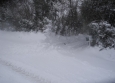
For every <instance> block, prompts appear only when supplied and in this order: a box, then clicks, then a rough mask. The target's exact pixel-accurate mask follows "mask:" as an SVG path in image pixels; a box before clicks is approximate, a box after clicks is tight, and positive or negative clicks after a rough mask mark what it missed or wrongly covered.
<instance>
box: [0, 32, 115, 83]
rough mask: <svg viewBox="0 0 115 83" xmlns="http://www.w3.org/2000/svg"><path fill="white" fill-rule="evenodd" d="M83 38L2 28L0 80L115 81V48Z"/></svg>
mask: <svg viewBox="0 0 115 83" xmlns="http://www.w3.org/2000/svg"><path fill="white" fill-rule="evenodd" d="M80 40H82V39H79V41H78V40H77V43H75V42H70V41H69V43H68V41H67V40H63V41H62V40H61V41H59V40H56V39H53V37H51V38H49V39H48V36H45V35H44V34H41V33H37V34H35V33H24V32H4V31H0V83H115V64H114V63H115V51H114V50H112V51H108V50H107V51H102V52H99V51H98V50H97V49H93V48H88V47H85V48H80V49H76V47H79V46H84V45H86V43H84V42H81V41H80ZM66 41H67V42H66ZM65 43H66V45H65ZM75 49H76V50H75ZM8 81H9V82H8Z"/></svg>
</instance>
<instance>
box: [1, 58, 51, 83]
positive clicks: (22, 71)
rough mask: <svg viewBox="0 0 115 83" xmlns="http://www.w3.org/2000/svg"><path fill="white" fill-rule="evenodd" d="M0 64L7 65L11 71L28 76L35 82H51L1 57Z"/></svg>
mask: <svg viewBox="0 0 115 83" xmlns="http://www.w3.org/2000/svg"><path fill="white" fill-rule="evenodd" d="M0 64H2V65H4V66H7V67H9V68H10V69H12V70H13V71H15V72H17V73H19V74H21V75H23V76H26V77H28V78H29V79H31V80H33V81H35V82H36V83H52V82H51V81H49V80H46V79H44V78H42V77H40V76H38V75H35V74H34V73H31V72H28V71H27V70H25V69H23V68H22V67H19V66H16V65H13V64H12V63H10V62H8V61H5V60H2V59H1V58H0Z"/></svg>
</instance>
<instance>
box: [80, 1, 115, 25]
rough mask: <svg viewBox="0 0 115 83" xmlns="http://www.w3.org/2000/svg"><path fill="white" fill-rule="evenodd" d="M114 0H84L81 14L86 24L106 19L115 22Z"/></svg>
mask: <svg viewBox="0 0 115 83" xmlns="http://www.w3.org/2000/svg"><path fill="white" fill-rule="evenodd" d="M114 9H115V1H114V0H84V1H83V3H82V6H81V15H82V17H83V19H84V22H85V23H86V24H88V23H90V22H92V21H95V20H105V21H108V22H109V23H111V24H112V25H114V23H115V20H113V19H115V12H114V11H113V10H114Z"/></svg>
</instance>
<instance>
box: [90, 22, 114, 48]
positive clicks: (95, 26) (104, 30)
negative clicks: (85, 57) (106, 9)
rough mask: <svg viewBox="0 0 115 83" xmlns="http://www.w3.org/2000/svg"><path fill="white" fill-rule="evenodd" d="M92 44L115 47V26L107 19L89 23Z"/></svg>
mask: <svg viewBox="0 0 115 83" xmlns="http://www.w3.org/2000/svg"><path fill="white" fill-rule="evenodd" d="M89 29H90V31H89V34H90V35H91V37H92V39H91V46H95V45H97V46H102V47H103V48H108V47H109V48H115V28H114V27H113V26H111V24H109V23H108V22H106V21H97V22H96V21H95V22H92V23H90V24H89Z"/></svg>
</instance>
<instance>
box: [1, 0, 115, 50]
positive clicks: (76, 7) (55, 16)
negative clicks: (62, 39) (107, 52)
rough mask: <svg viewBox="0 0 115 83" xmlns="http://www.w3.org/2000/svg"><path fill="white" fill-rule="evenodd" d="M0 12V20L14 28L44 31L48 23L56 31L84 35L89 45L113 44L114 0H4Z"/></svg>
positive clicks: (114, 30)
mask: <svg viewBox="0 0 115 83" xmlns="http://www.w3.org/2000/svg"><path fill="white" fill-rule="evenodd" d="M0 12H1V13H0V22H1V23H4V22H5V23H10V24H12V25H13V26H14V27H13V30H15V31H44V30H45V29H46V28H49V27H48V26H47V25H50V29H51V30H52V31H53V32H55V33H56V34H59V35H63V36H70V35H77V34H88V35H90V36H91V39H89V38H88V40H90V42H91V45H92V46H95V45H101V46H103V47H104V48H106V47H110V48H113V47H115V28H114V27H115V0H8V1H5V2H4V3H2V5H1V7H0ZM2 29H4V28H2Z"/></svg>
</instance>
